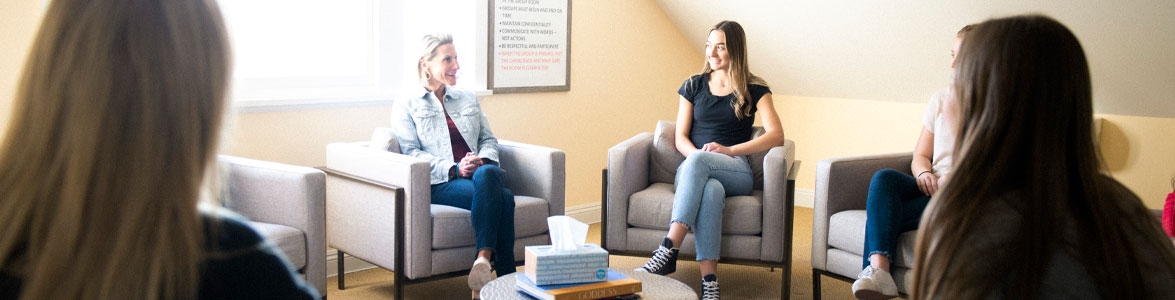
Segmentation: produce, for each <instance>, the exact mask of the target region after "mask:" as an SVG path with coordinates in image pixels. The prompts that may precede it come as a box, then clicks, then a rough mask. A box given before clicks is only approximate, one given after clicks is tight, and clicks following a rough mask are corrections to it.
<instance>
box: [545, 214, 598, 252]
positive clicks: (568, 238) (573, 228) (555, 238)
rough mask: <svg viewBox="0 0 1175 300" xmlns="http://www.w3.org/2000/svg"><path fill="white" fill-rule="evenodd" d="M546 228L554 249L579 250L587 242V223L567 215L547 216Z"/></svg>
mask: <svg viewBox="0 0 1175 300" xmlns="http://www.w3.org/2000/svg"><path fill="white" fill-rule="evenodd" d="M547 230H549V231H550V233H551V245H552V246H554V248H555V250H556V251H574V250H579V249H580V248H583V243H585V242H587V233H588V225H587V224H584V223H583V222H580V221H576V220H575V219H572V218H571V217H568V216H552V217H548V218H547Z"/></svg>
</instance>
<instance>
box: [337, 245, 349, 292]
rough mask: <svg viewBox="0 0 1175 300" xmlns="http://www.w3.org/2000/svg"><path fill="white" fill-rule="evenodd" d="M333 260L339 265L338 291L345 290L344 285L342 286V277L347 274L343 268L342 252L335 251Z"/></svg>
mask: <svg viewBox="0 0 1175 300" xmlns="http://www.w3.org/2000/svg"><path fill="white" fill-rule="evenodd" d="M335 258H336V259H338V263H339V272H338V273H339V276H338V277H339V278H338V279H339V290H340V291H341V290H345V289H347V287H346V285H344V284H343V276H344V275H346V274H347V269H344V268H343V250H335Z"/></svg>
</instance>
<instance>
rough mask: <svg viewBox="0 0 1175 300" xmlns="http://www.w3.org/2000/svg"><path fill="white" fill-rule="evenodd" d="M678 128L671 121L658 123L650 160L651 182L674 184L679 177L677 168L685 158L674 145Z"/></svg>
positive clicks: (654, 133)
mask: <svg viewBox="0 0 1175 300" xmlns="http://www.w3.org/2000/svg"><path fill="white" fill-rule="evenodd" d="M676 128H677V126H676V125H674V123H673V122H669V121H657V130H656V131H654V132H653V148H652V149H651V152H652V153H650V154H651V155H650V156H652V157H650V158H651V159H650V160H649V164H650V166H649V181H650V182H663V183H673V181H674V178H675V177H676V175H677V166H678V165H681V162H682V161H685V156H683V155H681V152H678V151H677V146H676V145H675V144H674V134H675V130H677V129H676Z"/></svg>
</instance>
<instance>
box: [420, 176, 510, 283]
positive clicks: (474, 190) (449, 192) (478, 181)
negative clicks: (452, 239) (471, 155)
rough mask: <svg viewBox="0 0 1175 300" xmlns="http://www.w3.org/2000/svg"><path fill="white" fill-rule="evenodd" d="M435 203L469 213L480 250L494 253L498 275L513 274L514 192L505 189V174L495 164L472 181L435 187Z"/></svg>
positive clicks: (433, 198) (461, 180) (445, 183)
mask: <svg viewBox="0 0 1175 300" xmlns="http://www.w3.org/2000/svg"><path fill="white" fill-rule="evenodd" d="M432 203H433V204H441V205H448V206H454V207H459V208H463V209H467V210H469V211H470V218H471V219H473V234H474V237H475V239H476V241H477V250H478V251H481V250H484V249H491V250H493V251H494V270H496V271H497V272H498V276H503V275H506V274H510V273H513V272H514V269H515V267H516V266H515V265H514V193H512V192H510V189H507V188H506V173H505V172H503V171H502V169H501V168H498V166H495V165H483V166H481V167H478V168H477V171H475V172H473V178H472V180H471V179H465V178H460V179H457V180H451V181H449V182H444V183H438V184H434V185H433V186H432Z"/></svg>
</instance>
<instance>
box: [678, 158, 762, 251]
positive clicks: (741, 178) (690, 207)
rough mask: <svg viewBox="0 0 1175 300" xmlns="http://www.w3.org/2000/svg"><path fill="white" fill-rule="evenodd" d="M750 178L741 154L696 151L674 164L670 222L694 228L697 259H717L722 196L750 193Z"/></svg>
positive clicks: (720, 233)
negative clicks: (728, 154) (674, 172)
mask: <svg viewBox="0 0 1175 300" xmlns="http://www.w3.org/2000/svg"><path fill="white" fill-rule="evenodd" d="M753 180H754V179H753V178H752V177H751V165H750V163H747V158H746V157H745V156H736V157H730V156H726V155H725V154H720V153H714V152H703V151H697V152H694V153H693V154H690V156H689V157H687V158H686V159H685V161H683V162H682V163H681V165H680V166H678V167H677V178H676V180H674V184H675V186H674V188H675V191H674V195H673V217H672V218H673V219H671V221H672V222H677V223H681V224H682V225H685V226H686V227H689V228H690V229H692V230H693V231H694V247H695V249H696V251H697V255H696V256H697V260H710V259H718V257H719V251H720V249H721V247H722V209H723V208H724V207H726V197H727V196H743V195H750V194H751V188H752V186H753V183H754V182H753Z"/></svg>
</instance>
